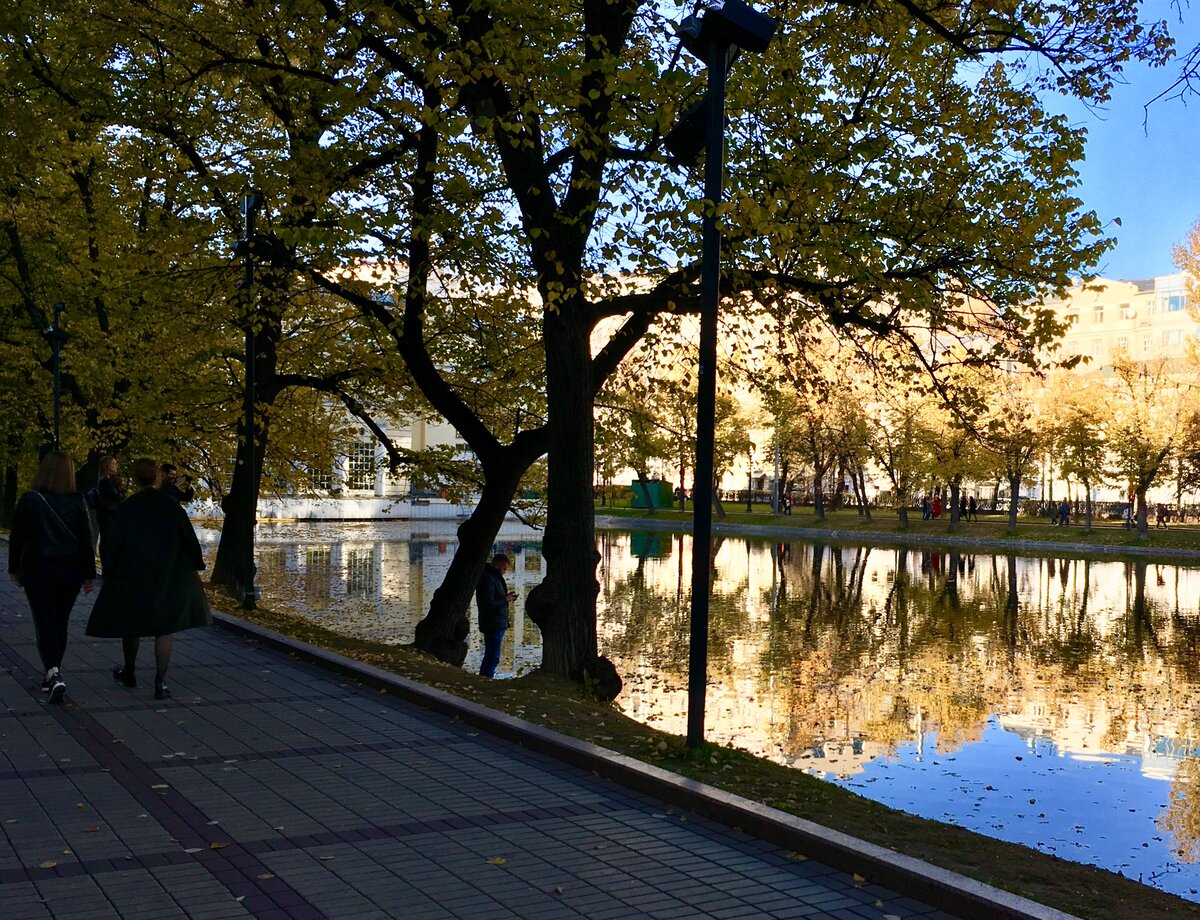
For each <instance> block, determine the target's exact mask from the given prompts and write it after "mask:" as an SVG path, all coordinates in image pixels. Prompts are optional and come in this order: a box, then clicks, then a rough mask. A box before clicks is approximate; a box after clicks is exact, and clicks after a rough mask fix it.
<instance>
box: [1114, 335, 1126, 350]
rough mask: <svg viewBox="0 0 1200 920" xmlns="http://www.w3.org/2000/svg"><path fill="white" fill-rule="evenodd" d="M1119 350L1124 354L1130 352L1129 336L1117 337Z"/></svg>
mask: <svg viewBox="0 0 1200 920" xmlns="http://www.w3.org/2000/svg"><path fill="white" fill-rule="evenodd" d="M1117 350H1118V351H1123V352H1128V351H1129V336H1127V335H1119V336H1117Z"/></svg>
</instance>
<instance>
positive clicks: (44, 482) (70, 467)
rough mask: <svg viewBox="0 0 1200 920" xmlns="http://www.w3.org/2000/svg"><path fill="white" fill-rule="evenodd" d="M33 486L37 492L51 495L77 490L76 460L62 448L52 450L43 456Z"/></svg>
mask: <svg viewBox="0 0 1200 920" xmlns="http://www.w3.org/2000/svg"><path fill="white" fill-rule="evenodd" d="M33 488H34V490H35V491H37V492H49V493H50V494H51V495H66V494H67V493H68V492H74V491H75V461H74V460H72V459H71V457H70V455H68V454H65V453H63V452H62V451H61V450H52V451H50V453H48V454H46V456H44V457H42V462H41V464H39V465H38V471H37V475H36V476H34V477H33Z"/></svg>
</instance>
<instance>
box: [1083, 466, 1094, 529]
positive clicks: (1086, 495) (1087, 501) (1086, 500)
mask: <svg viewBox="0 0 1200 920" xmlns="http://www.w3.org/2000/svg"><path fill="white" fill-rule="evenodd" d="M1083 532H1084V533H1091V532H1092V486H1091V483H1090V482H1089V481H1088V480H1087V479H1084V480H1083Z"/></svg>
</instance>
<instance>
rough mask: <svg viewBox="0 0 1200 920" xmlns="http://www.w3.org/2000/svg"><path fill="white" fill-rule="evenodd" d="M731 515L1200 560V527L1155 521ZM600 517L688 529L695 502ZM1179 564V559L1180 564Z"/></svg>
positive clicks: (733, 520) (802, 526)
mask: <svg viewBox="0 0 1200 920" xmlns="http://www.w3.org/2000/svg"><path fill="white" fill-rule="evenodd" d="M725 511H726V516H725V517H724V518H721V517H714V522H715V523H716V524H718V525H720V524H728V525H735V526H739V527H751V528H763V527H770V528H779V529H781V530H785V531H788V530H794V531H806V530H813V531H822V532H833V531H836V532H838V533H843V534H855V535H861V536H863V537H864V538H867V537H869V536H870V535H871V534H888V535H898V536H912V537H919V538H921V540H931V539H932V540H940V541H944V542H945V543H946V544H947V545H950V544H952V543H954V542H957V541H962V542H964V543H969V542H971V541H976V540H988V541H993V540H994V541H998V542H1002V543H1012V544H1014V545H1017V544H1021V543H1023V542H1029V541H1036V542H1042V543H1061V544H1073V545H1074V544H1082V545H1090V546H1096V547H1104V548H1117V549H1119V548H1123V547H1137V548H1139V549H1145V548H1150V549H1155V548H1160V549H1164V550H1167V551H1169V552H1179V551H1191V552H1195V553H1197V558H1198V559H1200V524H1197V523H1188V524H1182V525H1181V524H1176V525H1173V526H1169V527H1166V528H1155V527H1154V525H1153V522H1152V523H1151V526H1150V533H1149V535H1148V536H1147V538H1146V539H1142V538H1140V537H1139V536H1138V534H1137V531H1136V530H1129V529H1126V528H1125V527H1124V526H1122V525H1121V523H1120V522H1118V521H1107V520H1105V521H1101V520H1096V521H1093V523H1092V529H1091V530H1090V531H1085V530H1084V528H1083V524H1082V520H1080V521H1077V522H1075V523H1073V524H1070V525H1068V526H1066V527H1053V526H1051V525H1050V523H1049V521H1048V520H1047V519H1036V518H1024V517H1020V518H1017V526H1016V529H1015V531H1014V532H1013V533H1009V532H1008V518H1007V516H1006V515H1000V514H980V516H979V520H978V521H971V522H969V523H968V522H965V521H964V522H960V523H959V525H958V528H957V529H956V530H951V529H950V522H949V521H948V520H947V519H946V518H945V517H943V518H941V519H939V520H929V521H923V520H921V514H920V512H919V511H918V512H912V513H910V514H909V517H908V527H906V528H905V527H901V526H900V520H899V516H898V515H897V514H896V512H895V511H891V510H888V509H877V510H872V519H871V520H869V521H868V520H867V519H866V518H865V517H861V516H860V515H859V514H858V513H857V512H856V511H854V510H840V511H834V512H830V513H827V514H826V516H825V519H824V520H821V519H818V518H817V516H816V515H814V514H813V513H812V508H810V507H797V508H795V509H793V512H792V514H786V515H785V514H780V515H776V514H772V513H771V510H770V507H769V506H767V505H755V506H754V510H753V511H752V512H747V511H746V506H745V505H731V504H726V505H725ZM596 514H597V515H600V516H605V517H613V518H619V519H621V520H622V521H623V522H627V523H628V526H630V527H636V526H637V524H638V523H639V522H643V521H644V522H655V524H656V526H663V525H677V526H679V527H684V526H686V525H687V524H689V523H690V522H691V520H692V507H691V503H689V504H688V508H687V511H686V512H681V511H680V510H679V508H678V506H676V507H674V508H660V509H657V510H656V511H655V512H654V513H653V514H651V513H650V512H648V511H646V510H645V509H644V508H629V507H623V506H620V505H618V506H603V505H597V506H596ZM1176 561H1178V560H1176Z"/></svg>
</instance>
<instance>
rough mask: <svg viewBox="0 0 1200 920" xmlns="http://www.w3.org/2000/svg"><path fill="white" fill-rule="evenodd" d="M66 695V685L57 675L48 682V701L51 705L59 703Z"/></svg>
mask: <svg viewBox="0 0 1200 920" xmlns="http://www.w3.org/2000/svg"><path fill="white" fill-rule="evenodd" d="M66 695H67V683H66V681H64V680H63V679H62V678H61V677H59V676H58V675H57V674H55V675H54V679H53V680H52V681H51V682H50V699H49V702H51V703H61V702H62V701H63V699H64V698H65V697H66Z"/></svg>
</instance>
